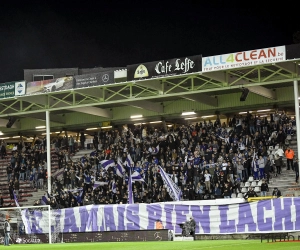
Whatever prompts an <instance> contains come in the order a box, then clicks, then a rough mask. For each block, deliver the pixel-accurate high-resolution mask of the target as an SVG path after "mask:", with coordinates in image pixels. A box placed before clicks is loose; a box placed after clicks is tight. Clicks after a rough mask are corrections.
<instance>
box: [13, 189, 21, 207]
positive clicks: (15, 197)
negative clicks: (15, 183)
mask: <svg viewBox="0 0 300 250" xmlns="http://www.w3.org/2000/svg"><path fill="white" fill-rule="evenodd" d="M13 193H14V200H15V203H16V206H17V207H20V204H19V202H18V198H17V196H16V193H15V191H13Z"/></svg>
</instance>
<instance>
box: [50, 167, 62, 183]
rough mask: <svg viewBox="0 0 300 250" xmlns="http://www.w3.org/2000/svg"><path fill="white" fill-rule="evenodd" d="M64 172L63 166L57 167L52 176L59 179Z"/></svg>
mask: <svg viewBox="0 0 300 250" xmlns="http://www.w3.org/2000/svg"><path fill="white" fill-rule="evenodd" d="M64 172H65V169H64V168H61V169H58V170H56V171H55V172H54V173H53V174H52V177H53V178H54V179H55V178H56V179H57V180H59V181H60V180H61V179H62V178H63V177H64Z"/></svg>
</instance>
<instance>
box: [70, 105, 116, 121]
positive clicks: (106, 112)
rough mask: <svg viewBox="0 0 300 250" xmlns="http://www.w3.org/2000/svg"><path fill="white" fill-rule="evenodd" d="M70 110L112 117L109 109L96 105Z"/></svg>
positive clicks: (71, 109)
mask: <svg viewBox="0 0 300 250" xmlns="http://www.w3.org/2000/svg"><path fill="white" fill-rule="evenodd" d="M68 110H70V111H76V112H81V113H85V114H89V115H95V116H101V117H106V118H110V119H111V118H112V112H111V111H110V110H107V109H102V108H95V107H82V108H70V109H68Z"/></svg>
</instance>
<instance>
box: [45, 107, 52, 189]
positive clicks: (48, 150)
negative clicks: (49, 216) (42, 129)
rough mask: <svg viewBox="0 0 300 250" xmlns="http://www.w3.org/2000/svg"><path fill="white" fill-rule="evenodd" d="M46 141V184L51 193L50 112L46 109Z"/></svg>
mask: <svg viewBox="0 0 300 250" xmlns="http://www.w3.org/2000/svg"><path fill="white" fill-rule="evenodd" d="M46 141H47V176H48V178H47V185H48V193H49V194H51V146H50V112H49V110H47V111H46Z"/></svg>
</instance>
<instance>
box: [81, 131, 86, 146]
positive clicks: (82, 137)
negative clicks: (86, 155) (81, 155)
mask: <svg viewBox="0 0 300 250" xmlns="http://www.w3.org/2000/svg"><path fill="white" fill-rule="evenodd" d="M84 143H85V135H84V131H81V132H80V146H81V149H85V147H84Z"/></svg>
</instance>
